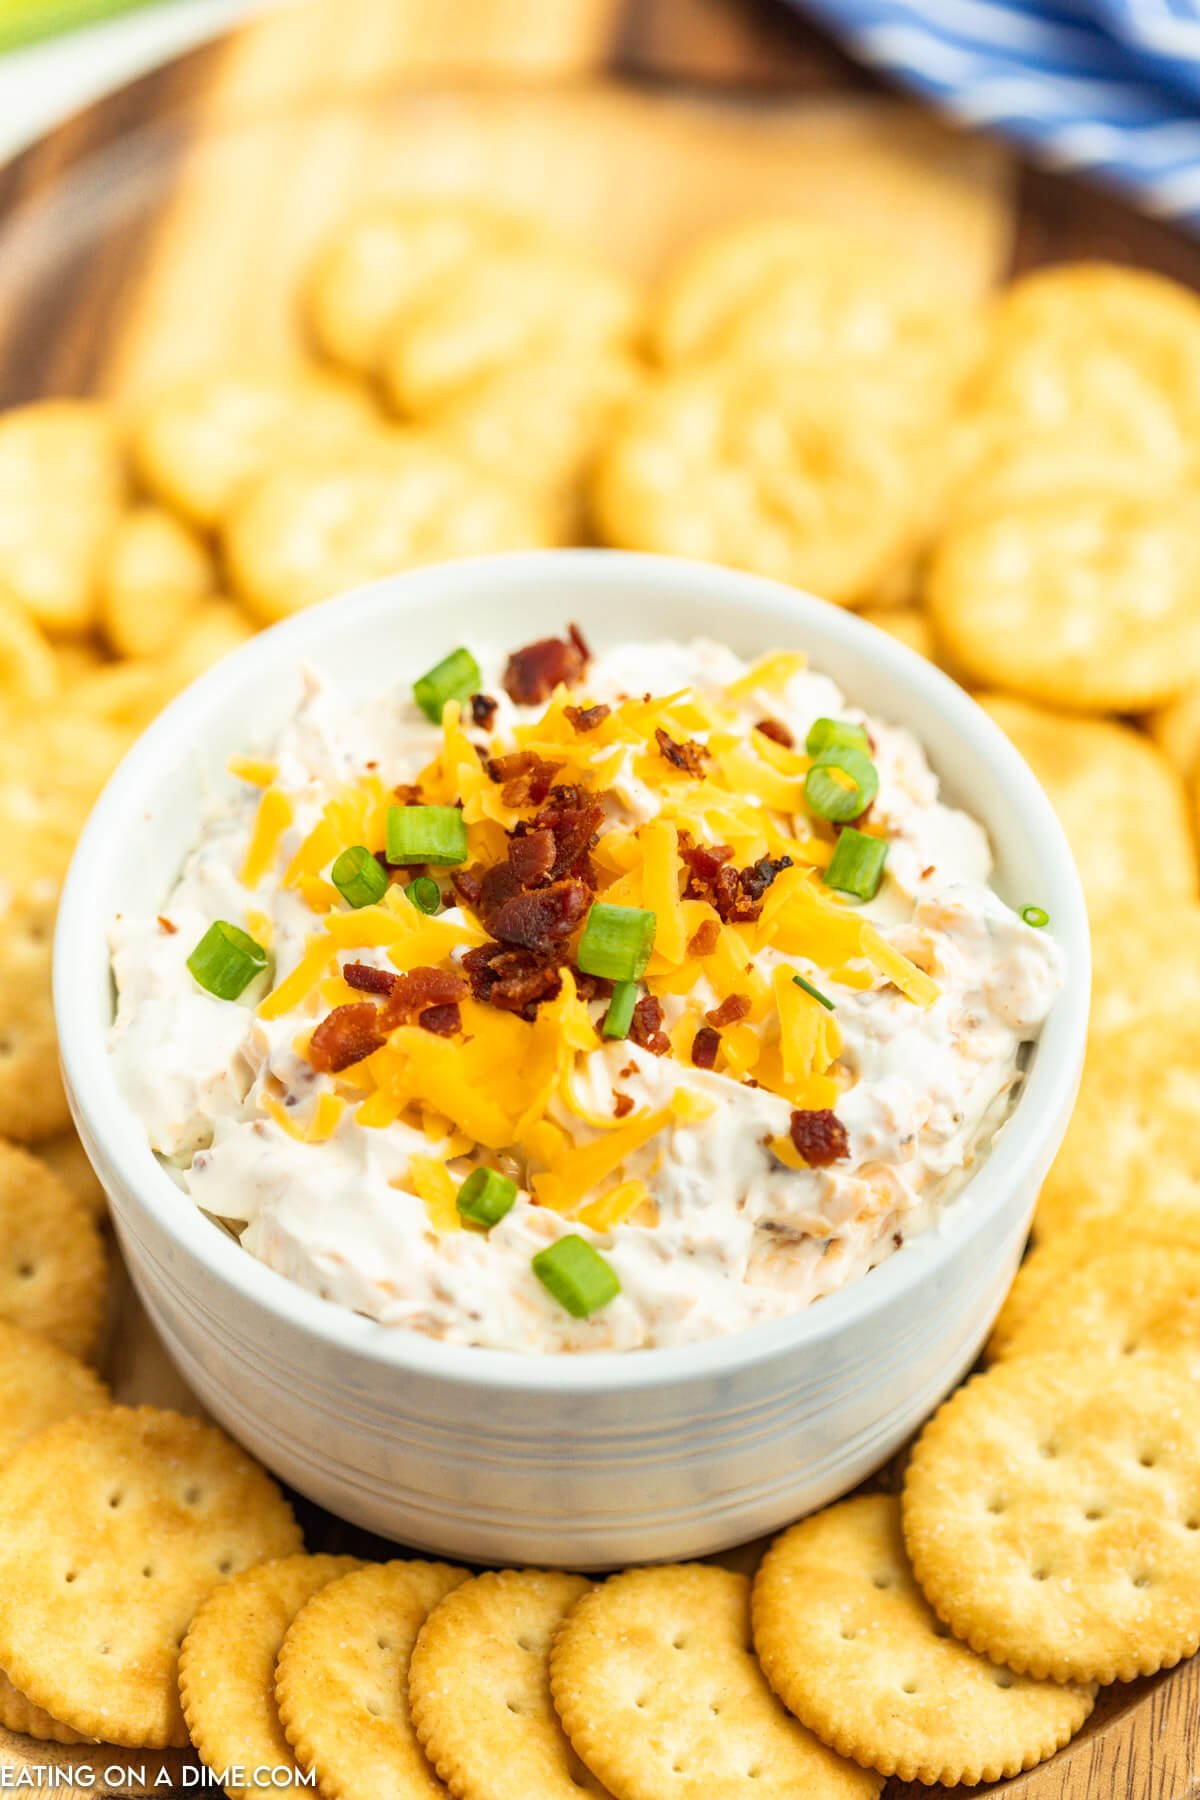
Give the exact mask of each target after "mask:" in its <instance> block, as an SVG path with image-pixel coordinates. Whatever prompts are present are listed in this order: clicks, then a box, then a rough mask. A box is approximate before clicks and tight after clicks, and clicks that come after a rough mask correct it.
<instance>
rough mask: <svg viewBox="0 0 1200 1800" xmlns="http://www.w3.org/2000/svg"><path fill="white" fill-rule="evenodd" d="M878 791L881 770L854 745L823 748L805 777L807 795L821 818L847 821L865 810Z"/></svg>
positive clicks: (810, 807)
mask: <svg viewBox="0 0 1200 1800" xmlns="http://www.w3.org/2000/svg"><path fill="white" fill-rule="evenodd" d="M878 792H879V773H878V771H877V769H876V767H875V764H874V763H873V762H872V761H871V759H870V757H869V756H864V754H863V752H862V751H861V750H855V749H852V748H847V749H842V750H822V751H821V753H820V755H819V756H814V758H813V761H812V767H811V768H810V769H809V771H808V774H807V775H806V776H805V777H804V798H805V800H806V801H807V802H808V808H809V811H810V812H814V813H816V815H817V817H818V818H819V819H832V820H833V821H834V823H835V824H844V823H845V821H846V820H847V819H857V817H858V815H859V813H864V812H866V810H867V808H868V806H870V804H871V802H872V800H873V799H874V798H875V796H876V794H877V793H878Z"/></svg>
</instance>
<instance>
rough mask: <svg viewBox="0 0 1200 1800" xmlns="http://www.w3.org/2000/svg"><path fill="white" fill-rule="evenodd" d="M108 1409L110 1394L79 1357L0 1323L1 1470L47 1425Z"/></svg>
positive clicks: (32, 1333)
mask: <svg viewBox="0 0 1200 1800" xmlns="http://www.w3.org/2000/svg"><path fill="white" fill-rule="evenodd" d="M109 1404H110V1402H109V1394H108V1389H107V1388H106V1387H105V1385H104V1383H103V1382H102V1381H101V1380H100V1377H99V1376H98V1375H97V1374H96V1373H95V1372H94V1371H93V1370H92V1369H89V1368H88V1366H87V1364H86V1363H84V1362H80V1360H79V1358H78V1357H77V1356H71V1355H70V1354H69V1353H68V1352H67V1351H66V1350H60V1349H59V1347H58V1345H57V1344H52V1343H51V1342H50V1340H49V1338H45V1337H42V1336H41V1335H40V1334H39V1333H38V1332H36V1331H22V1330H21V1328H20V1326H19V1325H5V1324H3V1323H0V1464H3V1463H5V1462H7V1461H8V1459H9V1457H10V1456H12V1455H13V1453H14V1451H16V1450H18V1449H19V1448H20V1446H21V1445H22V1444H23V1443H25V1441H26V1440H27V1439H28V1438H31V1437H33V1436H34V1435H35V1433H37V1432H39V1431H41V1430H43V1429H44V1428H45V1427H46V1426H47V1425H53V1424H54V1423H55V1422H56V1421H57V1420H59V1419H69V1418H71V1417H73V1415H74V1414H75V1413H84V1412H93V1411H95V1409H96V1408H97V1407H101V1406H108V1405H109Z"/></svg>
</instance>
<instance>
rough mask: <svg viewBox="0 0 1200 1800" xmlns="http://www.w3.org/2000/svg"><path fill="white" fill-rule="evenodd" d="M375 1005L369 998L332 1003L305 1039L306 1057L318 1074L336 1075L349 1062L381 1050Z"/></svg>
mask: <svg viewBox="0 0 1200 1800" xmlns="http://www.w3.org/2000/svg"><path fill="white" fill-rule="evenodd" d="M379 1024H380V1017H379V1008H378V1007H376V1006H372V1004H371V1002H370V1001H369V1000H359V1001H354V1002H352V1003H351V1004H350V1005H348V1006H335V1007H334V1009H333V1011H332V1012H331V1013H330V1014H329V1015H328V1017H327V1018H324V1019H322V1020H321V1023H320V1024H319V1025H318V1026H317V1029H316V1030H315V1031H314V1032H313V1034H312V1036H311V1038H309V1040H308V1060H309V1062H310V1063H311V1064H312V1066H313V1068H314V1069H316V1070H317V1072H318V1073H319V1074H321V1075H338V1074H340V1073H341V1071H342V1070H343V1069H348V1068H349V1067H350V1065H351V1063H356V1062H361V1061H362V1059H363V1057H364V1056H371V1055H372V1054H373V1053H374V1052H375V1051H376V1050H382V1048H383V1046H384V1044H385V1043H386V1042H387V1039H386V1038H385V1037H384V1036H383V1034H382V1033H381V1031H380V1030H379Z"/></svg>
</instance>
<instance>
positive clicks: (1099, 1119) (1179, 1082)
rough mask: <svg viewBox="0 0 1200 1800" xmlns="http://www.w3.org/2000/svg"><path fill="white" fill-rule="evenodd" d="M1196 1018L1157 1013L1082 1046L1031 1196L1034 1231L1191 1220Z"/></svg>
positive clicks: (1198, 1076) (1197, 1157) (1195, 1207)
mask: <svg viewBox="0 0 1200 1800" xmlns="http://www.w3.org/2000/svg"><path fill="white" fill-rule="evenodd" d="M1198 1115H1200V1020H1198V1019H1197V1018H1196V1015H1195V1014H1194V1013H1189V1012H1181V1013H1160V1014H1159V1015H1158V1016H1156V1017H1151V1018H1148V1019H1142V1020H1140V1021H1138V1022H1137V1023H1136V1024H1133V1025H1130V1026H1127V1027H1126V1029H1125V1030H1124V1031H1115V1032H1112V1033H1110V1034H1109V1035H1107V1036H1105V1037H1103V1038H1093V1039H1092V1040H1091V1042H1090V1043H1089V1045H1088V1051H1087V1057H1086V1059H1085V1061H1084V1066H1083V1080H1082V1082H1081V1084H1080V1088H1079V1098H1078V1100H1077V1101H1076V1104H1075V1111H1074V1112H1073V1113H1072V1115H1071V1122H1070V1124H1069V1125H1068V1126H1067V1132H1066V1136H1065V1137H1064V1138H1063V1141H1062V1146H1061V1148H1060V1149H1059V1152H1058V1155H1057V1156H1056V1157H1055V1159H1054V1163H1053V1166H1052V1167H1051V1170H1050V1173H1049V1175H1048V1176H1047V1177H1046V1181H1045V1183H1044V1185H1043V1187H1042V1191H1041V1193H1040V1195H1039V1196H1038V1203H1037V1212H1036V1214H1035V1217H1034V1228H1035V1230H1036V1232H1037V1234H1038V1235H1039V1236H1046V1237H1049V1236H1050V1235H1051V1234H1052V1233H1054V1232H1056V1231H1061V1230H1063V1229H1064V1228H1065V1227H1066V1226H1067V1225H1069V1224H1070V1223H1072V1222H1073V1221H1074V1220H1076V1219H1082V1218H1101V1217H1114V1216H1119V1215H1121V1214H1125V1215H1127V1216H1129V1217H1133V1218H1137V1217H1138V1216H1139V1215H1140V1214H1141V1213H1142V1212H1143V1211H1144V1212H1145V1215H1146V1217H1147V1218H1148V1219H1150V1218H1154V1219H1158V1218H1164V1217H1167V1216H1170V1215H1175V1216H1178V1217H1179V1218H1180V1219H1181V1220H1187V1221H1189V1223H1187V1224H1186V1225H1181V1227H1180V1229H1181V1231H1187V1232H1188V1234H1189V1237H1190V1235H1191V1234H1192V1233H1194V1230H1195V1220H1196V1216H1197V1215H1198V1214H1200V1136H1198V1135H1197V1132H1196V1128H1195V1122H1196V1118H1197V1116H1198Z"/></svg>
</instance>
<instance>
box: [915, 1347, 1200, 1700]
mask: <svg viewBox="0 0 1200 1800" xmlns="http://www.w3.org/2000/svg"><path fill="white" fill-rule="evenodd" d="M902 1519H903V1527H904V1538H905V1543H906V1545H907V1548H908V1553H909V1556H910V1558H911V1561H912V1566H913V1572H914V1574H915V1575H916V1578H917V1580H918V1582H919V1583H920V1585H921V1588H922V1589H923V1590H924V1593H925V1597H926V1599H927V1600H928V1601H929V1603H930V1605H931V1606H932V1607H933V1608H934V1610H935V1612H936V1613H937V1614H938V1616H939V1617H940V1618H941V1619H943V1620H944V1621H945V1623H946V1624H947V1625H949V1627H950V1628H951V1630H952V1631H953V1632H954V1633H955V1635H956V1636H957V1637H960V1638H962V1639H963V1640H964V1641H965V1642H966V1643H968V1644H970V1645H971V1647H972V1649H974V1650H977V1651H979V1652H980V1653H981V1654H982V1655H986V1656H990V1657H991V1658H992V1659H993V1660H994V1661H995V1662H1002V1663H1006V1664H1007V1665H1008V1666H1009V1667H1010V1668H1011V1669H1013V1670H1014V1671H1016V1672H1017V1673H1018V1674H1026V1675H1033V1676H1035V1677H1037V1678H1039V1679H1043V1678H1046V1677H1050V1678H1051V1679H1053V1680H1055V1681H1080V1682H1090V1681H1099V1682H1102V1683H1107V1682H1110V1681H1132V1680H1133V1678H1134V1677H1135V1676H1137V1675H1152V1674H1154V1673H1155V1671H1156V1670H1158V1669H1163V1668H1170V1667H1172V1666H1173V1665H1174V1664H1175V1663H1177V1662H1179V1661H1180V1660H1181V1658H1183V1657H1185V1656H1191V1655H1192V1654H1193V1653H1194V1652H1195V1651H1196V1649H1197V1648H1198V1647H1200V1417H1198V1414H1197V1407H1196V1397H1195V1387H1194V1384H1193V1383H1192V1382H1191V1381H1189V1380H1188V1379H1187V1377H1186V1376H1184V1375H1181V1374H1179V1373H1178V1372H1177V1371H1176V1370H1174V1369H1171V1368H1169V1367H1167V1366H1166V1365H1164V1364H1162V1363H1158V1362H1155V1361H1153V1360H1151V1359H1150V1358H1145V1359H1140V1360H1128V1361H1124V1360H1118V1359H1114V1358H1105V1357H1096V1358H1094V1359H1091V1360H1087V1359H1084V1358H1080V1357H1078V1356H1028V1357H1018V1358H1014V1359H1012V1360H1011V1361H1008V1362H1003V1363H999V1364H997V1365H996V1366H995V1367H994V1368H991V1369H989V1370H988V1372H987V1373H986V1374H985V1375H977V1376H975V1377H974V1379H973V1380H971V1381H968V1382H967V1383H966V1385H965V1386H964V1387H961V1388H959V1389H958V1391H957V1392H956V1393H955V1394H953V1395H952V1396H951V1398H950V1399H949V1400H948V1401H946V1403H945V1404H944V1405H943V1406H942V1407H941V1409H940V1410H939V1411H938V1412H937V1413H936V1414H935V1415H934V1417H933V1418H932V1419H931V1420H930V1422H929V1423H928V1424H927V1425H926V1427H925V1429H924V1431H923V1432H922V1433H921V1436H920V1438H919V1439H918V1441H917V1444H916V1447H915V1448H914V1450H913V1453H912V1457H911V1459H910V1461H909V1465H908V1474H907V1477H906V1479H905V1485H904V1495H903V1500H902Z"/></svg>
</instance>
